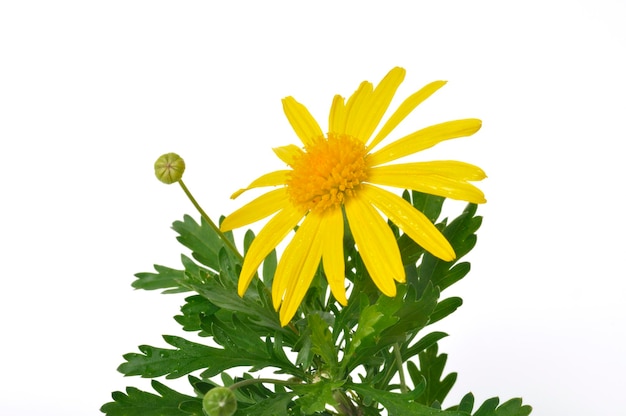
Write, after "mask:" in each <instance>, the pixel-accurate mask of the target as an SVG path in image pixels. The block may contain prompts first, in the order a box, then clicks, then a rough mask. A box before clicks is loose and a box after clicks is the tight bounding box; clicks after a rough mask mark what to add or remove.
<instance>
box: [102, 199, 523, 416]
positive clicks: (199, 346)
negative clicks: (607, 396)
mask: <svg viewBox="0 0 626 416" xmlns="http://www.w3.org/2000/svg"><path fill="white" fill-rule="evenodd" d="M403 196H404V198H405V199H406V200H408V201H409V202H411V203H412V204H413V206H415V207H416V208H417V209H419V210H420V211H421V212H423V213H424V214H425V215H426V216H427V217H428V218H429V219H430V220H431V221H432V222H433V223H436V226H437V227H438V228H439V229H440V230H441V231H442V232H443V234H444V235H445V236H446V238H447V239H448V240H449V241H450V243H451V244H452V246H453V247H454V250H455V252H456V253H457V259H456V260H454V261H452V262H444V261H441V260H439V259H437V258H436V257H433V256H432V255H430V254H429V253H427V252H424V250H423V249H422V248H421V247H420V246H418V245H417V244H416V243H415V242H413V240H411V239H410V238H409V237H408V236H407V235H405V234H402V233H401V232H400V231H399V230H398V229H397V228H396V227H395V226H394V225H393V224H391V223H390V227H392V229H393V231H394V233H395V236H396V238H397V241H398V245H399V247H400V250H401V254H402V259H403V263H404V267H405V269H406V275H407V281H406V283H405V284H401V285H398V294H397V296H395V297H393V298H390V297H387V296H384V295H382V294H380V292H379V291H378V289H377V288H376V286H375V285H374V284H373V283H372V282H371V279H370V278H369V276H368V275H367V270H366V268H365V267H364V265H363V263H362V261H361V259H360V256H359V252H358V250H357V248H356V247H355V244H354V241H353V239H352V238H351V236H350V234H349V230H348V229H346V237H345V240H344V253H345V262H346V273H347V276H346V278H347V279H348V280H349V281H350V285H351V286H352V290H351V291H350V296H349V301H348V305H347V306H346V307H342V306H341V305H339V304H338V303H337V302H335V300H334V299H333V297H332V296H330V295H329V290H328V288H327V284H326V280H325V278H324V276H323V270H322V269H321V268H320V269H319V270H318V272H317V275H316V277H315V281H314V283H313V284H312V285H311V288H310V289H309V291H308V292H307V295H306V297H305V299H304V301H303V302H302V305H301V306H300V309H299V312H298V313H297V314H296V316H295V317H294V319H293V320H292V321H291V322H290V324H289V325H287V326H285V327H281V325H280V323H279V321H278V315H277V313H276V312H275V311H274V309H273V307H272V302H271V299H270V292H271V285H272V277H273V275H274V272H275V269H276V265H277V256H276V253H275V252H272V253H271V254H270V255H269V256H268V257H267V258H266V260H265V262H264V263H263V265H262V269H261V271H260V273H259V274H260V276H259V278H258V279H254V281H253V283H252V284H251V286H250V288H249V289H248V292H247V293H246V295H245V296H244V297H243V298H241V297H239V296H238V295H237V290H236V288H237V278H238V273H239V270H240V269H241V259H240V257H239V256H237V255H235V254H234V253H232V252H231V251H230V250H229V249H228V247H227V246H226V245H225V244H224V242H223V241H222V240H221V239H220V236H219V235H218V234H217V233H216V232H215V231H214V229H213V228H212V227H210V226H209V224H208V223H207V221H205V220H204V219H201V221H200V223H198V222H196V221H195V220H194V219H193V218H191V217H190V216H185V217H184V219H183V220H182V221H176V222H175V223H174V224H173V229H174V230H175V231H176V232H177V233H178V237H177V239H178V241H179V242H180V243H181V244H182V245H184V246H185V247H187V248H188V249H189V250H190V251H191V256H186V255H182V268H181V269H172V268H169V267H165V266H160V265H155V266H154V267H155V271H154V272H148V273H138V274H137V275H136V277H137V280H136V281H134V282H133V287H135V288H138V289H144V290H164V293H178V292H192V293H193V294H192V295H190V296H189V297H187V298H186V299H185V302H186V303H185V304H184V305H183V306H182V307H181V314H180V315H178V316H175V319H176V321H177V322H178V323H179V324H180V325H181V326H182V328H183V329H184V330H185V331H189V332H194V333H196V334H198V335H199V337H202V338H204V339H207V341H208V342H207V343H199V342H192V341H189V340H186V339H184V338H181V337H178V336H171V335H166V336H164V337H163V338H164V341H165V342H166V343H167V344H168V345H169V347H155V346H150V345H141V346H139V352H134V353H129V354H126V355H124V360H125V362H124V363H123V364H121V365H120V367H119V368H118V370H119V371H120V372H121V373H123V374H124V375H126V376H141V377H146V378H152V379H153V381H152V387H153V388H154V390H155V392H156V394H155V393H151V392H145V391H141V390H139V389H137V388H134V387H128V388H127V389H126V392H125V393H123V392H119V391H118V392H114V393H113V395H112V397H113V401H112V402H109V403H106V404H105V405H103V406H102V408H101V411H102V412H103V413H105V414H107V415H108V416H203V415H205V414H216V415H235V416H246V415H250V416H251V415H255V416H275V415H328V416H330V415H349V416H357V415H359V416H378V415H381V414H385V412H386V414H388V415H389V416H407V415H416V416H438V415H441V416H526V415H528V414H530V412H531V408H530V406H528V405H523V404H522V401H521V399H512V400H509V401H506V402H504V403H502V404H500V401H499V399H498V398H492V399H489V400H487V401H485V402H484V403H482V404H481V405H479V406H475V403H474V397H473V395H472V394H471V393H468V394H467V395H465V396H464V397H463V398H462V400H461V402H460V403H459V404H458V405H455V406H452V407H448V408H446V409H442V407H441V406H442V403H443V401H444V399H445V397H446V395H447V394H448V392H449V391H450V389H451V388H452V386H453V384H454V382H455V380H456V373H448V374H446V372H445V371H444V367H445V364H446V359H447V355H446V354H442V353H440V352H439V350H438V344H437V342H438V341H439V340H441V339H442V338H444V337H446V336H447V334H445V333H443V332H438V331H434V332H429V331H427V329H428V326H429V325H431V324H433V323H435V322H438V321H440V320H441V319H443V318H445V317H446V316H448V315H450V314H451V313H453V312H454V311H455V310H456V309H457V308H458V307H459V306H461V304H462V300H461V298H459V297H454V296H452V297H444V296H442V293H443V292H444V290H445V289H447V288H448V287H450V286H451V285H453V284H454V283H456V282H458V281H459V280H461V279H462V278H463V277H465V276H466V275H467V273H468V272H469V270H470V264H469V263H467V262H462V261H460V259H461V258H462V257H463V256H465V255H466V254H467V253H468V252H469V251H470V250H471V249H472V248H473V247H474V245H475V243H476V230H477V229H478V228H479V227H480V224H481V217H479V216H476V205H473V204H469V205H468V206H467V207H466V209H465V210H464V211H463V212H462V213H461V214H460V215H459V216H458V217H457V218H455V219H454V220H452V221H448V220H447V219H443V220H441V221H439V222H437V220H438V218H439V217H440V214H441V210H442V204H443V201H444V199H443V198H440V197H435V196H432V195H427V194H421V193H418V192H405V193H404V195H403ZM226 238H229V239H230V240H231V242H232V243H234V239H233V236H232V234H229V233H227V234H226ZM253 239H254V234H253V233H252V232H251V231H248V232H247V233H246V235H245V238H244V252H245V250H246V249H247V248H248V247H249V245H250V243H251V241H252V240H253ZM206 344H209V345H206ZM259 370H264V371H263V374H264V375H265V374H268V373H269V372H270V371H274V374H276V378H272V379H270V378H262V377H254V376H253V375H252V373H255V372H258V371H259ZM235 372H238V373H237V375H235ZM162 376H164V377H165V379H174V378H179V377H184V376H186V377H187V379H188V380H189V383H190V385H191V389H190V390H192V391H193V394H191V395H187V394H182V393H179V392H177V391H175V390H173V389H172V388H170V387H167V386H166V385H165V384H163V382H161V381H157V380H156V378H159V377H162ZM222 386H223V387H227V388H229V389H230V390H231V391H232V392H233V393H234V397H235V398H236V409H235V408H232V407H231V408H228V410H227V411H226V410H220V409H222V408H219V407H216V408H214V409H207V408H206V403H205V407H204V409H203V398H204V397H205V395H207V393H208V392H210V391H211V390H213V389H216V388H220V387H222ZM215 391H216V392H217V391H218V390H215ZM224 409H226V408H224ZM211 411H213V412H214V413H211ZM233 412H234V413H233Z"/></svg>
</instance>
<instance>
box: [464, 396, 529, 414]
mask: <svg viewBox="0 0 626 416" xmlns="http://www.w3.org/2000/svg"><path fill="white" fill-rule="evenodd" d="M499 402H500V399H498V398H497V397H493V398H491V399H488V400H486V401H485V402H484V403H483V404H482V406H480V407H479V408H478V410H477V411H476V413H474V416H528V415H529V414H530V413H531V412H532V410H533V409H532V407H530V406H528V405H522V399H519V398H516V399H511V400H509V401H507V402H505V403H502V405H500V406H499V407H497V406H498V403H499Z"/></svg>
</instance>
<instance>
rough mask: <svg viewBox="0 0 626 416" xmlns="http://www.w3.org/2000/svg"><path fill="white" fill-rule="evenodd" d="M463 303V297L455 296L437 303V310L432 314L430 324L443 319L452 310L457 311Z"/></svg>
mask: <svg viewBox="0 0 626 416" xmlns="http://www.w3.org/2000/svg"><path fill="white" fill-rule="evenodd" d="M462 304H463V299H461V298H459V297H456V296H453V297H450V298H447V299H444V300H442V301H441V302H439V303H438V304H437V306H436V307H435V310H433V312H432V314H431V315H430V321H429V322H428V324H429V325H431V324H434V323H435V322H437V321H440V320H442V319H443V318H445V317H446V316H448V315H450V314H451V313H452V312H454V311H456V310H457V309H458V308H459V307H460V306H461V305H462Z"/></svg>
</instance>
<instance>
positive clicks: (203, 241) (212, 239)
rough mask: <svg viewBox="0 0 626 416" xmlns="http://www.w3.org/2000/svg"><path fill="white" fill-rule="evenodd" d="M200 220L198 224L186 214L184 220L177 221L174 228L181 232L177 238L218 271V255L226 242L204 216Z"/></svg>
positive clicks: (203, 261)
mask: <svg viewBox="0 0 626 416" xmlns="http://www.w3.org/2000/svg"><path fill="white" fill-rule="evenodd" d="M200 222H201V224H198V223H197V222H196V221H195V220H194V219H193V218H192V217H190V216H189V215H185V216H184V217H183V221H175V222H174V223H173V224H172V228H173V229H174V231H176V232H177V233H178V234H179V236H178V237H176V239H177V240H178V241H179V242H180V243H181V244H182V245H184V246H185V247H187V248H189V249H190V250H191V252H192V256H193V258H194V259H196V260H198V261H199V262H200V263H202V264H204V265H205V266H207V267H210V268H211V269H213V270H215V271H218V270H219V265H218V262H217V255H218V253H219V251H220V249H221V248H222V247H224V243H223V242H222V240H221V239H220V237H219V235H218V234H217V233H216V232H215V230H213V228H212V227H211V226H210V225H209V224H208V223H207V222H206V221H205V220H204V218H202V219H201V220H200Z"/></svg>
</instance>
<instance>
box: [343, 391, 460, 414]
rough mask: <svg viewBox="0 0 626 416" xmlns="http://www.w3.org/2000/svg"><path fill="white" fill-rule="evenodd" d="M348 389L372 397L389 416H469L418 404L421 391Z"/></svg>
mask: <svg viewBox="0 0 626 416" xmlns="http://www.w3.org/2000/svg"><path fill="white" fill-rule="evenodd" d="M346 388H349V389H351V390H354V391H355V392H357V393H358V394H360V395H362V396H366V397H370V398H372V399H373V400H375V401H377V402H378V403H380V404H381V405H383V406H384V407H385V409H386V410H387V412H388V413H389V416H407V415H411V416H469V414H468V413H465V412H459V411H445V410H438V409H433V408H431V407H428V406H425V405H423V404H421V403H419V402H418V399H419V397H420V395H421V394H422V391H421V390H414V391H411V392H408V393H393V392H389V391H385V390H378V389H375V388H373V387H370V386H368V385H365V384H355V383H350V384H346Z"/></svg>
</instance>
